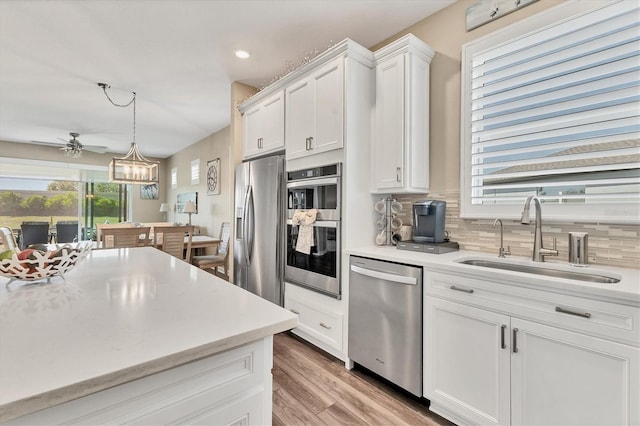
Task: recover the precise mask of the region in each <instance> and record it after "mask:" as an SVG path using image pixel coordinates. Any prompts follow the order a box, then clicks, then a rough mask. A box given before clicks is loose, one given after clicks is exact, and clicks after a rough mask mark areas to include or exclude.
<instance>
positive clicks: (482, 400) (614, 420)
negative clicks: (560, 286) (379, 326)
mask: <svg viewBox="0 0 640 426" xmlns="http://www.w3.org/2000/svg"><path fill="white" fill-rule="evenodd" d="M425 277H426V279H425V284H426V291H425V300H424V303H425V313H426V315H425V336H424V348H423V351H424V357H425V359H424V365H425V367H424V395H425V397H426V398H428V399H429V400H430V401H431V410H432V411H434V412H436V413H439V414H441V415H442V416H444V417H446V418H448V419H450V420H452V421H454V422H456V423H459V424H468V423H474V424H496V425H497V424H504V425H506V424H513V425H542V424H544V425H554V424H557V425H570V424H576V425H587V424H591V425H603V424H638V423H639V422H640V408H639V404H638V401H640V389H639V388H640V383H639V380H638V377H640V348H639V347H638V345H637V343H636V342H637V340H636V339H637V336H635V337H634V336H632V334H634V332H633V329H634V327H637V326H634V324H635V323H636V322H637V315H638V313H637V308H635V309H634V308H632V307H629V306H623V305H619V309H614V308H613V306H612V305H614V304H612V303H605V302H598V301H594V300H592V299H581V298H578V297H574V296H568V295H560V294H555V293H550V292H543V291H540V290H533V289H531V290H529V289H524V288H516V286H512V285H504V284H503V283H496V282H489V281H483V280H478V279H471V278H468V277H465V276H457V275H454V274H447V275H444V274H440V273H429V274H425ZM605 323H608V324H607V325H605ZM603 326H604V328H602V330H604V331H605V332H606V330H609V333H610V336H609V337H608V338H607V337H604V338H603V337H602V336H603V335H604V333H603V332H601V331H600V330H599V328H600V327H603ZM620 331H621V332H620ZM627 332H628V333H629V334H627ZM615 340H618V341H615ZM628 341H632V342H634V343H632V344H627V342H628Z"/></svg>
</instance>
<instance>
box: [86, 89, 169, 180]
mask: <svg viewBox="0 0 640 426" xmlns="http://www.w3.org/2000/svg"><path fill="white" fill-rule="evenodd" d="M98 86H100V87H101V88H102V90H103V92H104V94H105V96H106V97H107V99H109V102H111V103H112V104H113V105H115V106H117V107H124V108H126V107H128V106H129V105H131V104H133V142H131V148H130V149H129V152H128V153H127V155H125V156H124V157H113V159H112V160H111V162H110V163H109V181H110V182H114V183H133V184H149V183H158V180H159V178H158V176H159V169H160V162H158V161H151V160H147V159H146V158H145V157H144V156H143V155H142V154H140V151H139V150H138V145H136V92H131V93H132V94H133V98H131V100H130V101H129V102H128V103H126V104H117V103H115V102H114V101H113V100H112V99H111V97H109V94H108V93H107V89H108V88H110V87H111V86H108V85H107V84H105V83H98Z"/></svg>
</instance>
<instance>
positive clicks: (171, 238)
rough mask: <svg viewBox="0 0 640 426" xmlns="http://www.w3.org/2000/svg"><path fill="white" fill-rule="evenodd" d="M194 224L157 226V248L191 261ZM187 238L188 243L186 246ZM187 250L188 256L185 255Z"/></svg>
mask: <svg viewBox="0 0 640 426" xmlns="http://www.w3.org/2000/svg"><path fill="white" fill-rule="evenodd" d="M192 237H193V226H188V225H185V226H156V227H155V233H154V241H155V246H156V248H157V249H159V250H162V251H164V252H165V253H169V254H170V255H171V256H175V257H177V258H178V259H181V260H184V261H186V262H188V263H191V239H192ZM185 238H187V245H186V247H185ZM185 251H186V256H185Z"/></svg>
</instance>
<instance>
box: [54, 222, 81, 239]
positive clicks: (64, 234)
mask: <svg viewBox="0 0 640 426" xmlns="http://www.w3.org/2000/svg"><path fill="white" fill-rule="evenodd" d="M78 240H80V238H78V222H77V221H60V222H56V243H74V242H77V241H78Z"/></svg>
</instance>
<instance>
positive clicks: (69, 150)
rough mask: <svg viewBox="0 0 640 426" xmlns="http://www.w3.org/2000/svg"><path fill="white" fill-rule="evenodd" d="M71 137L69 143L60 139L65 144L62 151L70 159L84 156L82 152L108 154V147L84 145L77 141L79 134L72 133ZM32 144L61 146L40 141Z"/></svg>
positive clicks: (61, 148)
mask: <svg viewBox="0 0 640 426" xmlns="http://www.w3.org/2000/svg"><path fill="white" fill-rule="evenodd" d="M69 135H70V136H71V139H69V140H68V141H67V140H65V139H62V138H58V139H60V140H61V141H64V142H65V145H64V146H62V147H60V150H61V151H64V153H65V155H66V156H68V157H73V158H79V157H81V156H82V151H89V152H95V153H96V154H104V153H105V152H107V147H106V146H98V145H84V144H82V143H80V141H79V140H78V139H77V138H78V136H80V134H79V133H76V132H70V133H69ZM32 142H33V143H35V144H38V145H47V146H58V147H59V146H60V144H59V143H51V142H39V141H32Z"/></svg>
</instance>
